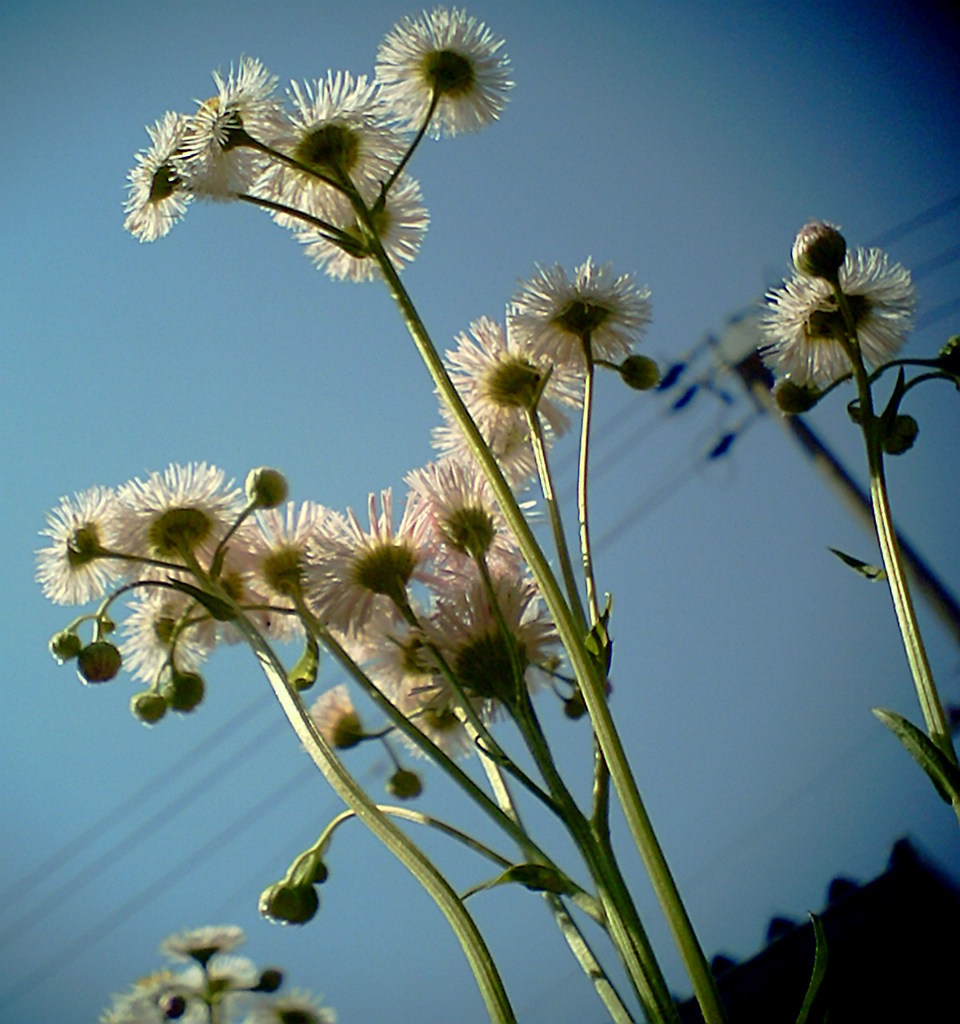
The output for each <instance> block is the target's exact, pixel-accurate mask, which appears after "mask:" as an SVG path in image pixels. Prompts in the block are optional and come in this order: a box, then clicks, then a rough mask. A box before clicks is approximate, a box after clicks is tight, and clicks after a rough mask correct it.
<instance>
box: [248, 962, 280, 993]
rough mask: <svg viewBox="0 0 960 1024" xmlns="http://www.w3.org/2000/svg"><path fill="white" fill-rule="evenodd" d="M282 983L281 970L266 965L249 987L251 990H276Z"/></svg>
mask: <svg viewBox="0 0 960 1024" xmlns="http://www.w3.org/2000/svg"><path fill="white" fill-rule="evenodd" d="M282 984H283V971H278V970H277V968H276V967H267V968H266V969H265V970H263V971H261V972H260V980H259V981H258V982H257V983H256V985H254V986H253V988H252V989H250V991H251V992H276V991H277V989H278V988H280V986H281V985H282Z"/></svg>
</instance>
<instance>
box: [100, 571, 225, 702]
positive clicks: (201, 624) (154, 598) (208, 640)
mask: <svg viewBox="0 0 960 1024" xmlns="http://www.w3.org/2000/svg"><path fill="white" fill-rule="evenodd" d="M129 607H130V609H131V610H130V614H129V615H128V616H127V618H126V619H125V620H124V623H123V627H122V632H123V638H122V640H121V643H120V652H121V654H122V656H123V664H124V667H125V668H126V669H127V671H128V672H130V674H131V675H132V676H133V677H134V679H142V680H143V681H144V682H147V683H154V682H155V681H157V679H158V678H159V676H160V675H161V673H163V674H164V675H166V674H168V673H169V666H170V663H171V661H172V663H173V665H175V666H176V668H177V670H178V671H180V672H195V671H196V670H197V669H198V668H199V667H200V665H201V664H203V662H204V661H205V660H206V658H207V657H208V655H209V654H210V652H211V651H212V650H213V648H214V647H215V646H216V642H217V627H216V623H215V622H214V621H213V620H212V619H211V618H210V616H209V614H207V612H206V611H205V610H204V609H203V608H202V607H201V606H200V605H198V604H197V603H196V602H195V601H193V600H192V598H189V597H187V595H186V594H183V593H181V592H180V591H178V590H173V589H170V588H169V587H161V586H157V587H151V588H150V589H149V590H148V591H144V590H140V591H139V593H138V596H137V598H136V599H135V600H134V601H132V602H131V603H130V605H129Z"/></svg>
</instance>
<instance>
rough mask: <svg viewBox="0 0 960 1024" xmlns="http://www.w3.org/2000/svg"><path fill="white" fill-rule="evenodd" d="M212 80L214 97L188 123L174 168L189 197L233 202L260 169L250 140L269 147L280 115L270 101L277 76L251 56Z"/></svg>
mask: <svg viewBox="0 0 960 1024" xmlns="http://www.w3.org/2000/svg"><path fill="white" fill-rule="evenodd" d="M213 81H214V84H215V85H216V87H217V94H216V96H211V97H210V98H209V99H206V100H203V101H202V102H200V103H199V106H198V108H197V112H196V113H195V114H194V115H193V116H192V117H191V118H190V119H189V120H188V122H187V125H186V127H185V129H184V132H183V137H182V139H181V143H180V147H179V150H178V154H177V161H176V170H177V173H178V174H179V175H180V177H181V178H182V179H183V181H184V182H185V183H186V185H187V187H188V188H189V189H190V191H191V192H193V193H194V195H202V196H205V197H206V198H210V199H232V198H234V196H235V195H236V194H237V193H238V192H246V191H247V190H248V189H249V188H250V187H251V185H252V184H253V182H254V180H255V179H256V177H257V176H258V175H259V173H260V171H261V170H262V168H263V165H264V157H263V155H262V154H261V153H259V152H258V151H257V150H256V149H254V148H251V146H250V141H251V140H256V141H257V142H261V143H269V142H270V141H271V140H272V138H273V137H274V135H275V134H276V132H277V130H278V126H279V125H280V124H281V123H282V116H283V115H282V111H281V108H280V106H279V105H278V104H277V102H276V101H275V100H274V99H273V92H274V89H275V88H276V83H277V79H276V76H275V75H271V74H270V73H269V72H268V71H267V70H266V68H265V67H264V66H263V65H262V64H261V63H260V61H258V60H256V59H255V58H253V57H242V58H241V59H240V66H239V67H238V68H237V70H236V72H234V69H233V67H231V68H230V73H229V75H228V76H227V77H226V78H224V77H223V76H222V75H221V74H220V73H219V72H217V71H215V72H214V73H213Z"/></svg>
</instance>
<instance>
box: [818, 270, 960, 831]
mask: <svg viewBox="0 0 960 1024" xmlns="http://www.w3.org/2000/svg"><path fill="white" fill-rule="evenodd" d="M832 285H833V292H834V295H835V296H836V299H837V305H838V307H839V309H840V311H841V314H842V315H843V318H844V323H845V324H846V330H847V337H844V338H841V344H842V345H843V348H844V351H845V353H846V355H847V358H848V359H849V360H850V364H851V366H852V367H853V375H854V379H855V380H856V382H857V393H858V397H859V400H860V426H861V429H862V431H863V437H864V442H865V444H866V449H867V467H868V470H869V474H870V500H871V504H872V505H873V518H874V523H875V524H876V529H877V540H878V541H879V544H880V553H881V556H882V558H883V567H884V570H885V571H886V574H887V582H888V584H889V587H890V596H891V598H892V599H893V607H894V611H895V612H896V616H897V623H898V625H899V627H900V635H901V637H902V638H903V646H904V651H905V652H906V656H907V662H908V664H909V666H910V672H911V674H912V676H913V682H914V687H915V689H916V691H917V698H918V700H919V702H920V709H921V711H922V713H923V720H924V723H925V724H926V727H927V732H928V733H929V735H930V739H931V740H933V742H934V743H935V744H936V745H937V747H939V748H940V750H942V751H943V753H944V754H945V755H946V756H947V757H948V758H949V759H950V761H951V762H952V763H953V764H957V763H958V762H957V754H956V751H955V750H954V748H953V741H952V739H951V735H950V725H949V721H948V719H947V716H946V714H945V712H944V710H943V705H942V704H941V702H940V695H939V693H938V692H937V686H936V683H935V682H934V679H933V672H932V671H931V669H930V662H929V660H928V659H927V652H926V648H925V647H924V643H923V637H922V635H921V633H920V626H919V623H918V622H917V616H916V612H915V610H914V607H913V599H912V598H911V595H910V586H909V583H908V581H907V574H906V572H905V570H904V566H903V558H902V556H901V554H900V544H899V542H898V540H897V534H896V530H895V528H894V525H893V517H892V515H891V513H890V502H889V498H888V495H887V484H886V478H885V475H884V469H883V441H882V437H881V434H880V431H881V421H880V418H879V417H877V415H876V413H875V412H874V408H873V395H872V393H871V390H870V379H869V377H868V376H867V371H866V368H865V366H864V363H863V357H862V356H861V353H860V345H859V342H858V340H857V328H856V322H855V320H854V318H853V314H852V311H851V309H850V304H849V302H848V301H847V296H846V294H845V293H844V291H843V289H842V288H841V286H840V283H839V281H834V282H832ZM953 809H954V813H955V814H956V815H957V819H958V821H960V797H955V798H954V800H953Z"/></svg>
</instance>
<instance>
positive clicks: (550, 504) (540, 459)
mask: <svg viewBox="0 0 960 1024" xmlns="http://www.w3.org/2000/svg"><path fill="white" fill-rule="evenodd" d="M526 414H527V425H528V426H529V428H530V441H531V444H532V445H533V456H534V458H535V459H536V463H537V474H538V476H539V477H540V490H541V491H542V492H543V500H544V502H545V503H546V506H547V513H548V515H549V516H550V528H551V530H552V532H553V546H554V547H555V548H556V551H557V559H558V561H559V562H560V572H561V575H562V576H563V584H564V586H565V587H566V588H567V600H568V601H569V602H570V607H571V608H572V609H573V610H574V612H576V614H577V615H578V616H579V617H580V620H581V622H582V623H583V628H584V631H586V628H587V620H586V616H585V615H584V611H583V604H582V603H581V601H580V588H579V587H578V585H577V579H576V577H575V576H574V574H573V563H572V562H571V560H570V549H569V547H568V546H567V535H566V532H565V531H564V529H563V520H562V518H561V515H560V505H559V503H558V502H557V493H556V490H555V489H554V486H553V476H552V474H551V472H550V462H549V460H548V459H547V446H546V444H545V443H544V437H543V425H542V424H541V423H540V417H539V416H538V415H537V412H536V410H535V409H527V410H526Z"/></svg>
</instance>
